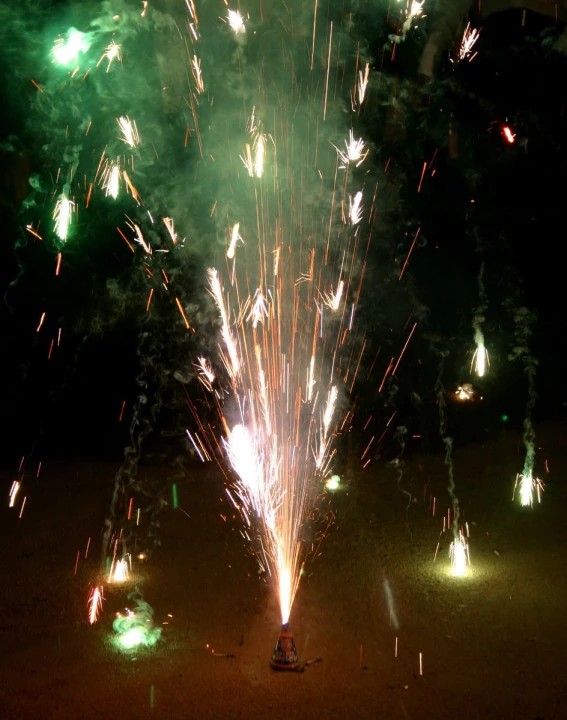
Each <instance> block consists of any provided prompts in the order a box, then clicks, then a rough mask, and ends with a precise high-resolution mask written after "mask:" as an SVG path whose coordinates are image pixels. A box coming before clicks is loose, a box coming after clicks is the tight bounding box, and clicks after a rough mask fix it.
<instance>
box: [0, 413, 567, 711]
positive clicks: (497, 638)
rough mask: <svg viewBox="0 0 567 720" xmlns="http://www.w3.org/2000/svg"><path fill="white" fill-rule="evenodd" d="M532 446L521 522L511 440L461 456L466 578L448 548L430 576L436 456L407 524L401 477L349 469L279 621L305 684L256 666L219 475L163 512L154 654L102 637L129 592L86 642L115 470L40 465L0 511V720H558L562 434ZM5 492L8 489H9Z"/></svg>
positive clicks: (243, 570)
mask: <svg viewBox="0 0 567 720" xmlns="http://www.w3.org/2000/svg"><path fill="white" fill-rule="evenodd" d="M537 430H538V447H539V450H538V458H539V462H540V464H541V465H542V467H543V463H544V460H547V467H548V469H549V473H547V474H546V475H545V478H544V479H545V482H546V485H547V487H546V490H545V493H544V496H543V502H542V504H541V505H540V506H538V507H535V508H534V509H533V510H523V509H521V508H519V507H518V506H517V505H514V504H512V502H511V493H512V487H513V482H514V478H515V474H516V472H517V471H518V470H520V469H521V467H522V460H523V453H522V449H521V445H520V444H519V435H518V434H517V433H514V432H512V431H508V432H507V433H504V434H502V436H501V437H499V438H498V439H496V440H493V441H492V442H490V443H487V444H485V445H484V446H482V445H471V446H468V447H464V448H461V449H457V450H456V451H455V454H454V463H455V480H456V485H457V493H458V495H459V497H460V500H461V505H462V507H463V510H464V512H465V514H466V519H467V520H468V522H469V527H470V533H471V537H470V552H471V560H472V569H471V572H470V575H469V577H467V578H464V579H457V578H453V577H451V576H450V575H449V573H448V559H447V551H448V540H449V538H448V537H447V536H444V537H443V538H442V539H441V547H440V550H439V554H438V556H437V561H436V562H435V563H434V562H433V557H434V552H435V548H436V545H437V541H438V537H439V532H440V530H441V526H442V516H443V513H446V510H447V507H448V496H447V491H446V489H445V488H446V482H447V471H446V468H445V466H444V464H443V458H442V457H441V456H439V455H417V454H414V455H413V456H411V457H409V458H408V460H407V462H406V464H405V466H404V467H403V476H402V479H401V482H400V486H401V487H402V488H403V489H405V490H407V491H409V492H410V493H411V494H412V496H414V497H415V501H413V502H411V503H410V505H409V509H408V508H407V495H405V494H404V493H403V492H401V491H400V490H399V489H398V486H397V480H398V474H397V471H396V469H395V468H391V467H386V466H385V465H384V464H383V463H381V462H380V460H376V461H374V462H373V463H371V464H370V465H369V466H368V467H367V468H366V469H365V470H364V471H360V470H353V471H352V476H351V477H350V478H347V479H348V480H350V481H351V484H350V486H349V487H348V489H345V490H343V491H342V492H341V493H336V494H335V495H334V497H333V509H334V512H335V513H336V516H337V521H336V523H335V526H334V528H333V529H332V530H330V532H329V533H328V536H327V537H326V538H325V540H324V542H323V543H322V545H321V547H320V555H319V556H318V557H317V558H316V559H315V560H314V561H312V562H310V563H309V565H308V567H307V568H306V572H305V576H304V577H303V579H302V582H301V585H300V588H299V592H298V595H297V598H296V602H295V605H294V608H293V613H292V621H291V623H292V629H293V631H294V634H295V639H296V643H297V647H298V651H299V653H300V656H301V659H302V660H303V661H305V660H312V659H315V658H321V661H320V662H318V663H316V664H313V665H311V666H310V667H308V668H307V669H306V670H305V672H303V673H302V674H299V673H276V672H274V671H273V670H271V669H270V667H269V660H270V657H271V652H272V649H273V646H274V644H275V641H276V638H277V635H278V631H279V624H278V611H277V607H276V603H275V600H274V596H273V592H272V590H271V587H270V586H269V584H268V583H266V582H264V581H263V580H262V578H261V577H259V576H258V573H257V567H256V563H255V560H254V559H253V558H252V557H250V556H249V554H248V553H247V552H246V548H245V546H244V544H243V541H242V539H241V537H240V535H239V533H238V524H237V523H234V522H230V521H228V522H225V521H224V520H223V519H222V518H221V514H223V513H227V512H228V506H227V503H226V502H222V501H221V498H222V496H223V485H222V482H223V478H222V475H221V473H220V472H219V471H218V470H217V469H215V467H213V466H202V465H199V466H198V467H197V466H195V467H194V468H192V469H191V470H190V472H189V473H188V477H187V480H186V482H185V483H183V484H182V485H180V487H179V505H180V507H181V508H182V509H183V511H184V512H183V511H181V510H177V511H174V510H172V509H171V508H166V509H165V510H164V512H163V514H162V516H161V519H160V523H161V533H162V544H161V546H160V547H159V548H157V550H156V551H155V552H154V554H153V555H152V556H151V557H150V558H149V560H148V561H147V562H146V563H145V564H144V565H139V566H138V576H139V577H140V578H141V579H142V586H143V593H144V597H145V599H146V600H147V601H148V602H149V603H150V604H151V605H152V606H153V608H154V610H155V619H156V623H157V624H160V623H162V622H167V623H168V624H167V625H163V626H162V627H163V633H162V637H161V639H160V640H159V642H158V643H157V645H155V647H154V648H151V649H144V650H139V649H138V650H132V651H129V652H122V651H119V650H118V649H117V648H116V647H115V646H114V645H113V643H112V637H113V634H112V627H111V626H112V619H113V612H114V611H115V610H117V609H119V608H120V607H121V606H122V607H123V606H124V605H125V604H126V603H127V590H126V589H112V590H110V589H108V588H105V592H106V596H107V599H106V603H105V608H104V613H103V615H102V617H101V620H100V621H99V623H98V624H97V625H96V626H95V627H91V626H89V625H88V624H87V622H86V608H85V603H86V597H87V593H88V585H89V581H90V580H91V579H92V577H93V573H94V572H95V571H96V568H97V561H98V559H99V557H100V547H101V532H102V526H103V522H104V518H105V515H106V513H107V509H108V506H109V499H110V496H111V490H112V484H113V476H114V473H115V471H116V469H117V466H114V465H112V464H109V463H101V462H88V461H84V460H81V461H78V460H72V461H69V462H60V463H52V464H47V466H45V467H44V468H43V470H42V472H41V474H40V477H39V478H38V479H37V480H36V481H33V482H31V481H30V484H29V486H28V487H27V489H26V493H27V503H26V507H25V510H24V513H23V516H22V518H21V519H20V518H18V516H17V512H14V510H13V509H8V508H4V509H3V510H2V511H1V518H2V519H1V523H0V558H1V560H0V562H1V565H2V583H1V587H0V646H1V656H0V718H2V720H4V719H9V720H11V719H14V720H25V719H26V718H45V719H46V720H47V719H48V718H65V719H66V720H67V719H69V718H85V720H86V719H90V718H93V719H94V718H96V719H97V720H100V718H115V719H116V720H119V719H121V718H125V719H126V718H150V717H153V718H168V719H171V718H193V717H194V718H269V717H273V718H289V717H293V718H335V717H336V718H339V717H340V718H367V717H368V718H419V719H422V720H423V719H428V718H431V719H432V720H433V719H437V720H443V719H445V718H447V719H451V720H454V719H455V718H457V717H458V718H463V719H464V720H474V719H476V718H482V719H492V718H494V719H503V720H504V719H507V718H510V719H512V718H514V720H519V719H522V718H526V719H529V720H533V719H535V718H543V719H545V720H552V719H560V718H561V719H563V718H565V717H567V683H566V682H565V679H564V672H565V663H564V661H565V658H566V657H567V650H566V648H567V622H566V615H565V607H566V605H565V603H566V599H567V571H566V565H565V562H566V559H567V553H566V549H567V530H566V527H565V523H564V518H565V513H566V506H567V483H566V481H565V478H566V477H567V475H566V472H567V450H566V448H565V443H564V435H565V431H566V427H565V425H562V424H555V425H550V426H546V427H539V428H538V429H537ZM352 465H353V467H354V465H355V463H352ZM141 472H142V473H146V474H148V475H150V474H154V475H159V473H160V472H162V471H161V470H159V469H156V468H142V470H141ZM1 480H2V483H3V486H4V487H5V488H6V491H8V490H9V488H10V483H11V476H10V473H9V472H4V473H2V475H1ZM433 497H436V498H437V500H436V507H437V512H436V515H435V516H433V514H432V498H433ZM406 513H407V522H406ZM89 537H90V538H92V540H91V548H90V551H89V557H88V558H87V559H86V560H85V559H84V551H85V548H86V544H87V541H88V538H89ZM78 551H80V552H81V559H80V561H79V564H78V568H77V574H76V575H74V570H75V563H76V557H77V552H78ZM388 590H389V592H388ZM170 615H171V616H172V617H169V616H170ZM396 639H397V657H396V656H395V648H396ZM212 650H214V651H215V653H220V654H231V655H234V656H235V657H234V658H226V657H216V656H214V655H213V654H212ZM420 655H421V658H422V669H423V674H422V675H420V663H419V660H420Z"/></svg>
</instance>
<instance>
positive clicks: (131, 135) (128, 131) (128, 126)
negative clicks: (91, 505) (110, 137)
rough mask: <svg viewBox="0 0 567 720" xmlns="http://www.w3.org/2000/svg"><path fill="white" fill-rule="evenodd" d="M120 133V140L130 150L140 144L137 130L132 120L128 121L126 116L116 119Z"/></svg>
mask: <svg viewBox="0 0 567 720" xmlns="http://www.w3.org/2000/svg"><path fill="white" fill-rule="evenodd" d="M116 122H117V123H118V127H119V128H120V132H121V133H122V135H121V137H120V139H121V140H122V142H125V143H126V145H129V146H130V147H131V148H135V147H138V145H139V144H140V142H141V140H140V135H139V134H138V128H137V127H136V123H135V122H134V121H133V120H130V118H129V117H128V116H126V117H122V116H121V117H119V118H116Z"/></svg>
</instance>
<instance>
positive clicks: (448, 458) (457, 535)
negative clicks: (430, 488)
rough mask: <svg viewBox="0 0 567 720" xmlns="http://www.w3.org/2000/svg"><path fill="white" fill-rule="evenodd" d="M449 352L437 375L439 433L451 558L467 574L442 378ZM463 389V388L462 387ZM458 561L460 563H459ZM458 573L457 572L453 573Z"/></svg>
mask: <svg viewBox="0 0 567 720" xmlns="http://www.w3.org/2000/svg"><path fill="white" fill-rule="evenodd" d="M446 354H447V353H441V359H440V362H439V374H438V376H437V381H436V383H435V391H436V393H437V401H438V405H439V435H440V437H441V440H442V442H443V445H444V446H445V465H446V466H447V473H448V476H449V484H448V486H447V490H448V491H449V497H450V498H451V505H452V508H453V519H452V525H453V543H452V546H451V547H452V548H453V550H452V554H451V560H452V563H453V568H455V567H458V568H459V569H460V570H459V574H461V575H462V574H465V572H466V565H465V566H464V569H463V563H462V555H463V544H462V535H461V532H460V530H459V520H460V517H461V509H460V505H459V498H458V497H457V495H456V493H455V476H454V468H453V438H452V437H449V436H448V435H447V433H446V424H447V416H446V413H445V408H446V401H445V388H444V387H443V382H442V380H441V377H442V375H443V368H444V366H445V357H446ZM461 389H462V388H461ZM466 555H467V558H468V546H467V550H466ZM457 563H458V564H457ZM453 574H456V573H453Z"/></svg>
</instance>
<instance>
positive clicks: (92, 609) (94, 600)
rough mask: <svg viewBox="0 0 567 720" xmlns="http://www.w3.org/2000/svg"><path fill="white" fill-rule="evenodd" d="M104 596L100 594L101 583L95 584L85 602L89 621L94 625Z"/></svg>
mask: <svg viewBox="0 0 567 720" xmlns="http://www.w3.org/2000/svg"><path fill="white" fill-rule="evenodd" d="M103 600H104V596H103V594H102V585H100V586H99V585H97V586H96V587H94V588H93V589H92V591H91V594H90V595H89V599H88V602H87V608H88V610H89V623H90V624H91V625H94V624H95V623H96V621H97V620H98V616H99V613H100V611H101V610H102V601H103Z"/></svg>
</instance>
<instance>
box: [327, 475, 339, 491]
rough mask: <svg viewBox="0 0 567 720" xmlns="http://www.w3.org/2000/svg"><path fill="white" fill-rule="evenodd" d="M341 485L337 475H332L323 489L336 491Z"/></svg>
mask: <svg viewBox="0 0 567 720" xmlns="http://www.w3.org/2000/svg"><path fill="white" fill-rule="evenodd" d="M340 484H341V479H340V477H339V476H338V475H332V476H331V477H330V478H329V479H328V480H327V482H326V483H325V487H326V488H327V490H338V489H339V487H340Z"/></svg>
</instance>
